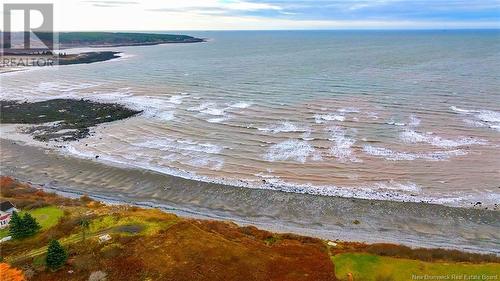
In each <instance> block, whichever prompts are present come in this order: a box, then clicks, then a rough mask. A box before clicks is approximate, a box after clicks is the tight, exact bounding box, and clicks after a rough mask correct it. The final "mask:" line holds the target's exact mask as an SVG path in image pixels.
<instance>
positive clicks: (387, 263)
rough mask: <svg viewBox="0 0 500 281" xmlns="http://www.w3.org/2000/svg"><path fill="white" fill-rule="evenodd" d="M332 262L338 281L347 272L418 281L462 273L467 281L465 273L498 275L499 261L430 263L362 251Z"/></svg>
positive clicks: (372, 280)
mask: <svg viewBox="0 0 500 281" xmlns="http://www.w3.org/2000/svg"><path fill="white" fill-rule="evenodd" d="M332 261H333V263H334V264H335V274H336V275H337V278H339V279H340V280H347V274H348V273H349V272H350V273H352V274H353V276H354V280H364V281H382V280H383V281H389V280H394V281H400V280H401V281H406V280H419V279H416V278H415V277H416V276H425V275H427V276H449V278H448V279H441V280H453V279H452V278H453V277H452V276H453V275H455V276H464V277H463V278H462V279H461V280H467V279H465V278H466V276H468V277H469V279H468V280H486V279H481V277H482V276H493V278H494V276H497V278H498V273H499V272H500V264H492V263H485V264H469V263H445V262H435V263H432V262H423V261H416V260H409V259H398V258H391V257H381V256H375V255H371V254H362V253H355V254H340V255H336V256H333V257H332ZM414 275H416V276H414ZM473 276H479V279H473ZM420 280H425V279H420ZM428 280H430V279H428ZM436 280H437V279H436ZM459 280H460V279H459Z"/></svg>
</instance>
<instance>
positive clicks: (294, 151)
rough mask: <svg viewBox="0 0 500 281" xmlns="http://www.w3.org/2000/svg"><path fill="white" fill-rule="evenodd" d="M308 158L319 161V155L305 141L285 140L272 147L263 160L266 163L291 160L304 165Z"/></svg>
mask: <svg viewBox="0 0 500 281" xmlns="http://www.w3.org/2000/svg"><path fill="white" fill-rule="evenodd" d="M308 158H310V159H312V160H314V161H319V160H321V155H320V154H319V153H317V152H316V150H315V149H314V147H313V146H312V145H311V144H309V143H308V142H307V141H300V140H286V141H284V142H281V143H278V144H274V145H272V146H271V147H270V148H269V150H268V151H267V154H266V155H265V156H264V159H265V160H267V161H271V162H273V161H284V160H291V161H296V162H301V163H305V162H306V161H307V159H308Z"/></svg>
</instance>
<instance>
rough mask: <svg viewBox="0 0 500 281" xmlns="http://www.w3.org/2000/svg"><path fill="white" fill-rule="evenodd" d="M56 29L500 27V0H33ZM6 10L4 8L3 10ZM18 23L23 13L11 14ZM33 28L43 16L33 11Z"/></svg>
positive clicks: (17, 23)
mask: <svg viewBox="0 0 500 281" xmlns="http://www.w3.org/2000/svg"><path fill="white" fill-rule="evenodd" d="M2 2H5V3H23V2H27V3H54V8H55V18H54V21H55V25H56V30H61V31H78V30H131V31H133V30H143V31H148V30H149V31H154V30H158V31H159V30H231V29H233V30H234V29H236V30H241V29H346V28H348V29H387V28H389V29H429V28H431V29H434V28H436V29H446V28H500V0H415V1H409V0H242V1H239V0H53V1H50V0H45V1H39V0H29V1H27V0H26V1H18V0H16V1H10V0H5V1H2ZM2 15H3V11H2ZM13 18H14V19H15V20H17V22H14V26H17V27H19V28H20V26H22V25H21V22H22V16H16V14H14V15H13ZM32 21H33V24H32V26H33V27H36V25H37V23H38V22H40V21H41V17H40V16H39V15H37V14H36V13H34V14H33V15H32Z"/></svg>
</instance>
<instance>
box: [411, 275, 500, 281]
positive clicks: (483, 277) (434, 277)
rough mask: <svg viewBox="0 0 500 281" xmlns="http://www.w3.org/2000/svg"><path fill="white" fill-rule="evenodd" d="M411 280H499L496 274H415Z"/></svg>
mask: <svg viewBox="0 0 500 281" xmlns="http://www.w3.org/2000/svg"><path fill="white" fill-rule="evenodd" d="M411 280H500V279H499V277H498V274H494V275H488V274H444V275H427V274H423V275H416V274H413V275H412V276H411Z"/></svg>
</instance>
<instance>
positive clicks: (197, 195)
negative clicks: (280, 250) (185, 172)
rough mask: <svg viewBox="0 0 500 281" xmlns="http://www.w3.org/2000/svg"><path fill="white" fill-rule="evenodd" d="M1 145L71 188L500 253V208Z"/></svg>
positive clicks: (62, 188)
mask: <svg viewBox="0 0 500 281" xmlns="http://www.w3.org/2000/svg"><path fill="white" fill-rule="evenodd" d="M1 145H2V155H1V159H2V165H3V168H2V175H6V176H12V177H15V178H17V179H19V180H22V181H29V182H34V183H37V184H40V185H41V186H42V187H43V188H47V189H50V190H53V191H58V192H63V193H66V194H67V195H69V194H79V195H81V194H88V195H89V196H91V197H95V198H96V199H98V200H104V201H106V200H107V201H116V202H120V203H126V204H132V205H134V204H135V205H140V206H142V207H152V208H161V209H163V210H165V211H168V212H174V213H177V214H179V215H181V216H189V217H191V216H192V217H203V218H210V219H218V220H230V221H233V222H237V223H238V224H242V225H254V226H257V227H261V228H264V229H268V230H272V231H277V232H292V233H297V234H302V235H309V236H315V237H320V238H323V239H330V240H335V239H340V240H345V241H362V242H369V243H370V242H371V243H376V242H388V243H397V244H402V245H407V246H413V247H416V246H419V247H434V248H435V247H439V248H448V249H457V250H462V251H469V252H479V253H495V254H499V253H500V251H498V250H495V249H498V241H499V240H500V237H499V235H498V234H497V233H496V231H495V230H496V229H498V227H500V225H499V221H500V213H499V212H498V211H491V210H480V209H470V208H467V209H466V208H453V207H446V206H443V205H434V204H427V203H404V202H395V201H381V200H366V199H355V198H342V197H329V196H317V195H309V194H297V193H286V192H280V191H274V190H265V189H249V188H242V187H235V186H228V185H223V184H215V183H207V182H200V181H195V180H189V179H183V178H179V177H175V176H169V175H165V174H160V173H156V172H153V171H148V170H143V169H142V170H141V169H134V168H125V167H113V166H110V165H106V164H103V163H100V162H97V161H93V160H86V159H79V158H75V157H72V156H68V155H60V154H57V153H54V152H52V151H46V150H44V149H42V148H35V147H32V146H23V145H20V144H16V143H13V142H12V141H9V140H5V139H1ZM355 221H357V222H358V223H359V224H356V223H354V222H355Z"/></svg>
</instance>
